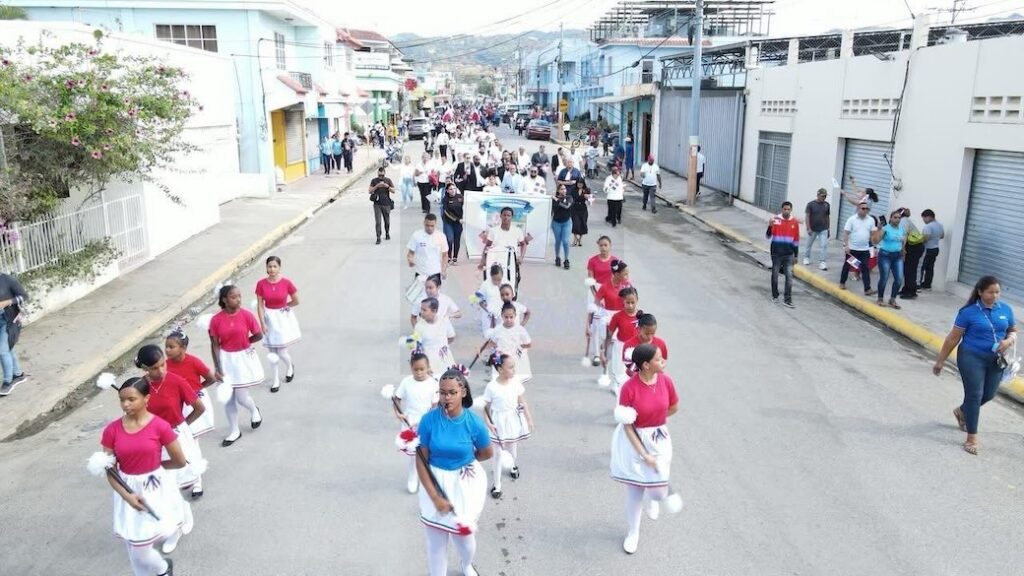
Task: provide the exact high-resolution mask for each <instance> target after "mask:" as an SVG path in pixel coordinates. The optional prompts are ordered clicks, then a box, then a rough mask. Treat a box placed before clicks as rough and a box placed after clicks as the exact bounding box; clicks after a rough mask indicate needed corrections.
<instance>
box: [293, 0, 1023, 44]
mask: <svg viewBox="0 0 1024 576" xmlns="http://www.w3.org/2000/svg"><path fill="white" fill-rule="evenodd" d="M296 1H297V2H299V3H300V4H303V5H306V6H309V7H310V8H312V9H313V10H315V11H316V12H318V13H320V14H321V15H322V16H324V17H326V18H328V19H330V20H332V21H335V22H338V23H340V24H342V25H347V26H350V27H353V28H369V29H373V30H377V31H379V32H381V33H383V34H385V35H389V36H390V35H394V34H397V33H400V32H414V33H416V34H419V35H421V36H441V35H451V34H464V33H477V32H478V33H481V34H499V33H506V32H510V33H523V32H526V31H528V30H532V29H542V30H557V29H558V23H559V22H564V24H565V26H566V28H585V27H587V26H588V25H589V24H590V23H591V22H593V21H594V20H595V19H596V18H597V17H598V16H600V15H601V14H602V13H604V12H605V11H607V10H608V9H609V8H610V7H612V6H614V5H615V4H616V0H519V1H517V2H480V0H440V1H437V2H423V1H422V0H415V1H413V0H383V1H377V2H360V1H355V0H347V1H345V2H338V1H337V0H296ZM907 3H909V4H910V7H911V9H913V10H914V11H915V12H925V11H927V10H929V9H933V8H949V7H951V6H952V5H953V0H907ZM967 6H968V7H974V8H975V9H974V10H973V11H968V12H965V13H964V14H963V16H961V19H960V21H963V22H969V21H972V20H978V19H979V18H980V19H985V18H983V17H986V18H987V17H989V16H992V15H996V16H998V15H1005V14H1008V13H1012V12H1014V11H1017V12H1024V0H967ZM772 9H773V10H774V12H775V15H774V16H772V20H771V34H772V36H790V35H797V34H814V33H818V32H824V31H826V30H831V29H835V28H861V27H865V26H874V25H885V26H897V27H900V26H902V27H909V26H910V13H909V12H908V10H907V7H906V5H905V4H904V0H776V2H775V5H774V8H772ZM524 12H529V14H528V15H525V16H521V17H518V18H514V17H516V16H519V15H520V14H522V13H524ZM935 18H937V19H941V20H942V21H944V22H948V20H949V15H948V14H940V15H937V16H936V17H935ZM504 19H511V20H510V21H508V22H506V23H504V24H498V25H495V24H494V23H495V22H498V21H500V20H504Z"/></svg>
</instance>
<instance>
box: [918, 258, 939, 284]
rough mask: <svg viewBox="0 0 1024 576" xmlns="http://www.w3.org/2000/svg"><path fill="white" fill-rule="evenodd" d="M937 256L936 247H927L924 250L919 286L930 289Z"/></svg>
mask: <svg viewBox="0 0 1024 576" xmlns="http://www.w3.org/2000/svg"><path fill="white" fill-rule="evenodd" d="M938 258H939V249H938V248H928V249H926V250H925V251H924V264H923V265H922V266H921V288H922V289H924V290H931V289H932V280H933V279H934V277H935V261H936V260H938Z"/></svg>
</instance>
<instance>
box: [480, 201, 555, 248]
mask: <svg viewBox="0 0 1024 576" xmlns="http://www.w3.org/2000/svg"><path fill="white" fill-rule="evenodd" d="M506 206H507V207H509V208H511V209H512V211H513V218H512V225H513V226H518V227H520V228H522V229H523V235H524V236H525V235H527V234H529V235H530V236H533V239H532V240H531V241H530V244H529V245H527V247H526V259H527V260H535V261H538V260H544V257H545V256H546V254H547V247H548V230H550V229H551V197H550V196H542V195H537V196H535V195H532V194H488V193H484V192H473V191H467V192H466V203H465V208H464V214H465V226H466V249H467V250H468V251H469V256H470V257H471V258H479V257H480V254H481V253H482V251H483V239H482V238H481V234H483V233H484V232H486V231H487V230H488V229H490V228H491V227H494V226H499V225H500V224H501V209H502V208H504V207H506Z"/></svg>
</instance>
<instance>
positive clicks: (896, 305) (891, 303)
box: [889, 299, 900, 310]
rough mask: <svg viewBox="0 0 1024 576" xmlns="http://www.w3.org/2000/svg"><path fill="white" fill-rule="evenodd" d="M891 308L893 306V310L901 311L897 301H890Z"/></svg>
mask: <svg viewBox="0 0 1024 576" xmlns="http://www.w3.org/2000/svg"><path fill="white" fill-rule="evenodd" d="M889 306H892V307H893V308H895V309H897V310H899V309H900V305H899V304H897V303H896V300H892V299H890V300H889Z"/></svg>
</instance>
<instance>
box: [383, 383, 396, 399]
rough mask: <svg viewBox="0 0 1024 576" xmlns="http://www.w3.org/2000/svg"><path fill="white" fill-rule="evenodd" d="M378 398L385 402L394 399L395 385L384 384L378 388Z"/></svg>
mask: <svg viewBox="0 0 1024 576" xmlns="http://www.w3.org/2000/svg"><path fill="white" fill-rule="evenodd" d="M380 396H381V398H383V399H385V400H391V399H392V398H394V397H395V385H394V384H385V385H383V386H381V387H380Z"/></svg>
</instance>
